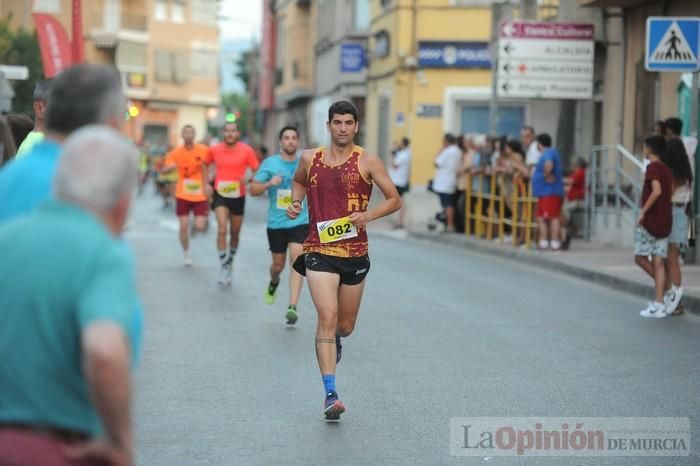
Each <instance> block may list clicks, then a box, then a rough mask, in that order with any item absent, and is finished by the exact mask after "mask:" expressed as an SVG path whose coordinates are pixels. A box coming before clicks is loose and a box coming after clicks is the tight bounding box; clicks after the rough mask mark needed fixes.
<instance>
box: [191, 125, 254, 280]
mask: <svg viewBox="0 0 700 466" xmlns="http://www.w3.org/2000/svg"><path fill="white" fill-rule="evenodd" d="M222 136H223V142H222V143H220V144H217V145H215V146H214V147H212V148H210V149H209V155H208V156H207V165H208V166H209V167H211V166H213V167H214V169H215V170H216V178H215V179H214V190H213V199H212V209H213V210H214V213H215V214H216V223H217V224H218V234H217V237H216V248H217V251H218V253H219V262H220V264H221V269H220V270H219V279H218V283H219V285H230V284H231V279H232V276H233V258H234V256H235V255H236V251H237V249H238V239H239V236H240V233H241V227H242V226H243V214H244V213H245V184H246V179H245V178H246V170H247V169H248V168H250V169H251V170H252V171H253V172H255V171H256V170H257V169H258V167H259V166H260V162H258V158H257V157H256V155H255V151H254V150H253V149H252V148H251V147H250V146H249V145H247V144H245V143H243V142H240V141H239V138H240V132H239V131H238V125H237V124H236V123H226V124H225V125H224V129H223V134H222ZM207 170H208V169H207ZM208 176H209V175H208V171H206V170H205V174H204V179H205V180H207V179H209V178H208ZM206 189H207V192H208V193H210V194H211V187H210V186H209V185H208V184H207V187H206ZM229 231H230V233H231V237H230V241H229V242H228V245H227V241H226V240H227V238H228V234H229Z"/></svg>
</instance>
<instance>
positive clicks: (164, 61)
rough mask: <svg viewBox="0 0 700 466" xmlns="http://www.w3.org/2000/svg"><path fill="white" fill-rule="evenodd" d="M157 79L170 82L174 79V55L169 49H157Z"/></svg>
mask: <svg viewBox="0 0 700 466" xmlns="http://www.w3.org/2000/svg"><path fill="white" fill-rule="evenodd" d="M154 57H155V60H154V61H155V68H156V81H160V82H164V83H169V82H172V80H173V55H172V53H171V52H169V51H167V50H156V51H155V56H154Z"/></svg>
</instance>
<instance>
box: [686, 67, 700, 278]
mask: <svg viewBox="0 0 700 466" xmlns="http://www.w3.org/2000/svg"><path fill="white" fill-rule="evenodd" d="M699 74H700V73H698V72H697V71H696V72H695V73H693V84H692V86H691V88H690V89H691V90H690V99H691V103H690V133H689V134H690V136H692V137H694V138H695V139H696V140H697V139H698V136H700V128H699V126H700V122H699V121H698V110H700V109H698V99H700V89H698V79H699V77H698V75H699ZM688 156H689V157H694V158H695V173H693V175H694V178H695V181H694V183H693V184H694V185H695V196H694V200H693V210H694V212H692V217H691V218H690V221H691V222H695V231H698V227H700V183H699V182H698V180H697V173H698V167H700V148H698V147H696V148H695V153H694V154H688ZM692 249H693V251H692V254H688V262H689V263H692V264H697V263H698V262H700V247H698V244H697V239H696V244H695V246H694V247H693V248H692Z"/></svg>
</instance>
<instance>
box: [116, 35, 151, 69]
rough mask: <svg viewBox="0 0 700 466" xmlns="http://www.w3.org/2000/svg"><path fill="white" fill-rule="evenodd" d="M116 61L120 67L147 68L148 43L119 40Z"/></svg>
mask: <svg viewBox="0 0 700 466" xmlns="http://www.w3.org/2000/svg"><path fill="white" fill-rule="evenodd" d="M114 61H115V64H116V65H117V67H118V68H119V69H128V70H134V69H138V70H145V69H146V66H147V63H146V44H139V43H137V42H128V41H119V43H118V44H117V54H116V57H115V60H114Z"/></svg>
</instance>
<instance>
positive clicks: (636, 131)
mask: <svg viewBox="0 0 700 466" xmlns="http://www.w3.org/2000/svg"><path fill="white" fill-rule="evenodd" d="M578 3H579V5H581V6H586V7H590V8H597V9H600V10H601V11H602V12H603V16H604V18H605V21H606V25H605V31H606V34H605V37H603V39H602V45H603V46H604V47H605V49H606V55H607V60H606V61H605V76H606V78H605V85H604V93H605V98H604V99H603V102H604V103H603V111H602V115H603V118H602V121H601V124H602V134H603V140H604V142H605V143H606V144H622V145H624V146H625V147H627V148H628V149H630V150H632V151H635V152H636V153H638V154H640V153H641V149H642V143H643V140H644V137H645V136H647V135H648V134H649V133H650V132H651V131H652V130H653V127H654V121H656V120H659V119H665V118H667V117H669V116H677V115H680V116H681V117H685V120H686V121H685V122H684V123H685V125H684V126H685V130H686V131H687V132H692V131H695V132H697V128H695V129H691V128H690V118H689V113H688V112H683V111H681V110H682V109H681V106H682V104H683V103H682V101H681V100H680V99H679V91H681V90H682V88H683V86H684V85H685V84H684V80H685V82H687V80H688V76H687V75H686V76H684V75H683V73H675V72H649V71H646V70H645V68H644V54H645V42H646V37H645V35H646V21H647V18H648V17H650V16H694V17H697V16H700V3H698V2H697V1H696V0H665V1H658V2H648V1H643V0H579V2H578ZM684 115H685V116H684Z"/></svg>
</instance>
